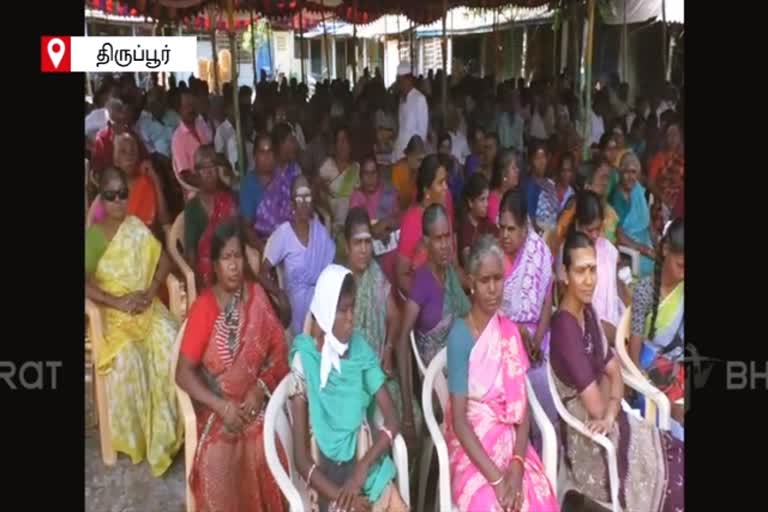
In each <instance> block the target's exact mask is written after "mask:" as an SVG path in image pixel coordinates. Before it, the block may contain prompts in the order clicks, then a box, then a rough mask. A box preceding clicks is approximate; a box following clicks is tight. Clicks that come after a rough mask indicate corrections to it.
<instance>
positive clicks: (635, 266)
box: [616, 245, 640, 277]
mask: <svg viewBox="0 0 768 512" xmlns="http://www.w3.org/2000/svg"><path fill="white" fill-rule="evenodd" d="M616 248H617V249H618V250H619V254H624V255H625V256H629V257H630V258H631V259H632V275H633V276H635V277H637V276H639V275H640V251H637V250H635V249H632V248H631V247H627V246H626V245H619V246H617V247H616Z"/></svg>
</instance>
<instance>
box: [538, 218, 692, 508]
mask: <svg viewBox="0 0 768 512" xmlns="http://www.w3.org/2000/svg"><path fill="white" fill-rule="evenodd" d="M563 265H564V266H565V272H566V277H567V283H568V284H567V288H566V291H565V295H564V296H563V299H562V301H561V302H560V310H559V311H558V312H557V314H555V316H554V317H553V319H552V349H551V352H550V358H551V363H552V373H553V380H554V383H555V388H556V389H554V390H553V391H555V392H557V394H558V395H560V398H561V400H562V402H563V404H564V405H565V407H566V409H568V411H569V412H570V413H571V414H572V415H574V416H576V417H577V418H583V419H585V420H586V426H587V428H588V429H589V430H590V431H592V432H594V433H599V434H603V435H606V436H608V438H609V439H610V440H611V441H612V442H613V445H614V446H615V447H616V451H617V454H616V459H617V461H618V465H619V482H620V488H619V501H620V506H621V509H622V510H637V511H648V512H656V511H665V512H667V511H668V512H673V511H677V510H684V495H683V485H684V484H683V480H684V476H683V468H684V452H683V445H682V443H681V442H680V441H678V440H676V439H674V438H672V437H671V436H670V435H669V434H668V433H666V432H661V431H659V430H657V429H656V428H655V427H654V426H653V425H650V424H648V423H646V422H645V421H643V420H642V419H640V418H637V417H635V416H634V415H631V414H627V413H626V412H624V411H623V409H622V397H623V396H624V382H623V381H622V378H621V365H620V363H619V360H618V358H617V357H616V355H615V354H614V353H613V350H612V349H611V348H610V346H609V343H608V340H607V339H606V337H605V334H604V333H603V331H602V329H600V322H599V321H598V318H597V315H596V314H595V311H594V309H592V306H591V305H590V303H591V301H592V295H593V293H594V289H595V283H596V281H597V261H596V257H595V249H594V245H593V243H592V240H590V238H589V237H588V236H587V235H584V234H583V233H579V232H573V233H571V234H570V235H569V236H568V238H567V239H566V241H565V247H564V249H563ZM562 440H563V444H564V450H565V457H566V462H567V464H568V467H569V468H570V472H571V479H572V480H573V482H574V484H575V487H576V490H578V491H579V492H582V493H584V494H586V495H588V496H591V497H593V498H594V499H598V500H600V501H608V500H609V499H610V494H609V492H608V478H607V475H608V468H607V467H606V462H605V455H604V454H603V452H602V450H599V449H597V448H596V447H595V444H594V442H593V441H591V440H590V439H588V438H587V437H585V436H583V435H582V434H581V433H579V432H576V431H574V430H573V429H571V428H566V429H565V431H564V432H563V437H562Z"/></svg>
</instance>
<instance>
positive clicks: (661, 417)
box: [614, 307, 671, 430]
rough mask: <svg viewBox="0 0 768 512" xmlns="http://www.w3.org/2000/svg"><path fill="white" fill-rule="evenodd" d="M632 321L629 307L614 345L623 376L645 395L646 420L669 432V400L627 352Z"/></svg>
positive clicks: (617, 329)
mask: <svg viewBox="0 0 768 512" xmlns="http://www.w3.org/2000/svg"><path fill="white" fill-rule="evenodd" d="M631 321H632V308H631V307H629V308H626V309H625V310H624V313H623V314H622V315H621V320H620V321H619V325H618V326H616V341H615V343H614V346H615V347H616V354H617V356H618V357H619V362H620V363H621V376H622V378H623V379H624V382H625V383H626V384H627V385H628V386H630V387H632V388H633V389H638V388H640V389H638V391H640V392H641V393H642V394H643V395H645V397H646V400H645V419H646V420H647V421H649V422H650V423H653V424H657V425H658V427H659V428H660V429H661V430H669V429H670V426H671V422H670V417H671V408H670V403H669V398H667V395H665V394H664V393H662V392H661V391H660V390H659V389H658V388H657V387H655V386H654V385H653V384H651V382H650V381H649V380H648V379H647V378H646V377H645V375H643V372H642V371H640V368H638V367H637V366H636V365H635V363H634V361H632V358H631V357H630V356H629V353H628V352H627V342H628V340H629V335H630V332H629V331H630V323H631ZM657 420H658V423H657Z"/></svg>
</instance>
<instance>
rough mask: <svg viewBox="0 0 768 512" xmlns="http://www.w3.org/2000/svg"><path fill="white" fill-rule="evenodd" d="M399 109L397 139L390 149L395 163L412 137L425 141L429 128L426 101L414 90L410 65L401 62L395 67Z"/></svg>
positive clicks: (414, 83) (414, 84) (414, 85)
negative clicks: (415, 136) (399, 93)
mask: <svg viewBox="0 0 768 512" xmlns="http://www.w3.org/2000/svg"><path fill="white" fill-rule="evenodd" d="M397 77H398V78H397V80H398V87H399V89H400V92H401V94H402V96H401V97H400V108H399V115H398V120H399V124H398V130H397V139H396V140H395V145H394V147H393V149H392V161H393V162H397V161H399V160H400V158H402V156H403V154H404V153H405V147H406V146H407V145H408V142H409V141H410V140H411V138H412V137H413V136H414V135H418V136H419V137H421V140H427V135H428V133H427V131H428V127H429V108H428V107H427V99H426V98H425V97H424V95H423V94H422V93H421V92H419V90H418V89H416V80H415V79H414V77H413V75H412V74H411V64H410V63H409V62H401V63H400V65H399V66H398V67H397Z"/></svg>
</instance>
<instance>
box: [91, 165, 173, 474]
mask: <svg viewBox="0 0 768 512" xmlns="http://www.w3.org/2000/svg"><path fill="white" fill-rule="evenodd" d="M100 193H101V198H102V201H103V203H104V208H105V210H106V215H105V217H104V218H103V219H102V220H101V221H99V222H97V223H95V224H93V225H91V226H90V227H89V228H88V229H87V230H86V232H85V296H86V297H87V298H88V299H90V300H92V301H93V302H95V303H96V304H98V305H99V306H102V318H103V322H104V338H105V341H106V344H105V346H104V347H103V349H102V351H101V353H100V354H99V359H98V361H96V368H97V371H98V372H100V373H102V374H105V375H106V381H107V394H108V396H109V429H110V435H111V437H112V444H113V446H114V447H115V449H116V450H117V451H119V452H123V453H125V454H127V455H129V456H130V457H131V461H132V462H133V463H134V464H137V463H139V462H141V461H142V460H143V459H145V458H146V459H147V461H148V462H149V466H150V469H151V470H152V474H153V475H155V476H160V475H162V474H163V473H165V472H166V470H167V469H168V468H169V467H170V465H171V463H172V462H173V457H174V455H176V452H177V451H178V450H179V447H180V446H181V443H182V441H183V427H182V423H181V418H179V416H178V415H177V411H176V396H175V391H174V389H173V386H172V385H171V376H170V375H169V373H170V371H171V356H172V352H173V343H174V341H175V339H176V334H177V331H178V325H177V323H176V321H175V320H173V318H172V317H171V314H170V312H169V311H168V309H167V308H166V307H165V306H164V305H163V304H162V303H161V302H160V301H159V300H158V299H157V293H158V291H159V290H160V288H161V286H162V284H163V283H164V282H165V278H166V277H167V275H168V272H169V271H170V268H171V263H170V260H169V259H168V258H167V257H166V256H165V254H164V253H163V248H162V245H161V244H160V242H159V241H158V240H157V239H156V238H155V237H154V236H153V235H152V232H151V231H149V229H147V227H146V226H145V225H144V223H143V222H142V221H141V220H139V219H138V218H137V217H134V216H132V215H129V214H128V211H127V210H128V209H127V201H128V197H129V192H128V181H127V178H126V176H125V174H124V173H123V172H122V171H119V170H116V169H113V168H108V169H107V170H105V171H104V172H103V173H102V175H101V183H100Z"/></svg>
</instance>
